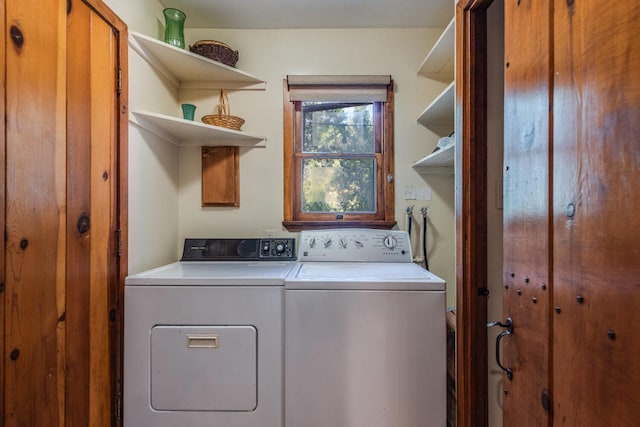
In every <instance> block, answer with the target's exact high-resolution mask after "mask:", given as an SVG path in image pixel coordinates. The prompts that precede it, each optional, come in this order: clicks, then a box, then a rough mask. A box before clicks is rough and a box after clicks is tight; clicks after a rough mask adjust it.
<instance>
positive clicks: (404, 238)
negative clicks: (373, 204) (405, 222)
mask: <svg viewBox="0 0 640 427" xmlns="http://www.w3.org/2000/svg"><path fill="white" fill-rule="evenodd" d="M298 260H299V261H331V262H340V261H365V262H411V260H412V253H411V241H410V240H409V235H408V234H407V232H406V231H403V230H376V229H361V228H347V229H328V230H314V231H302V232H300V238H299V239H298Z"/></svg>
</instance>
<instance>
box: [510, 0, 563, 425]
mask: <svg viewBox="0 0 640 427" xmlns="http://www.w3.org/2000/svg"><path fill="white" fill-rule="evenodd" d="M550 13H551V4H550V2H546V1H542V2H536V1H528V0H525V1H522V2H520V1H506V2H505V38H504V43H505V58H504V67H505V70H504V97H505V99H504V171H503V178H504V184H503V191H504V201H503V206H504V216H503V218H504V219H503V236H504V242H503V253H504V255H503V307H504V309H503V310H504V319H511V321H512V322H513V334H511V335H508V336H506V337H504V338H503V339H502V350H503V353H504V357H503V358H502V359H503V360H502V363H503V365H504V366H505V367H507V368H508V369H510V370H512V373H513V374H512V375H504V376H503V380H504V387H503V389H504V392H503V399H504V417H503V425H505V426H513V425H520V426H532V427H533V426H536V427H538V426H545V425H550V422H551V417H550V416H549V414H550V411H549V410H548V409H549V404H548V402H549V399H550V379H551V378H550V374H551V369H550V360H551V353H550V352H551V346H550V336H551V335H550V333H551V329H550V328H551V325H550V319H549V316H550V315H549V310H550V307H551V288H550V285H551V281H550V266H551V262H550V258H549V257H550V245H551V242H550V239H551V236H550V230H549V185H550V179H551V177H550V173H549V165H550V161H551V157H550V140H549V131H550V127H551V124H550V117H549V115H550V112H549V106H550V105H551V97H550V94H551V75H550V70H551V66H552V61H553V55H552V53H551V52H550V51H549V45H550V41H551V37H552V28H551V22H550V20H549V17H550V16H551V15H550ZM534 34H535V37H531V36H532V35H534Z"/></svg>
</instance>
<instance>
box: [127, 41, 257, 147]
mask: <svg viewBox="0 0 640 427" xmlns="http://www.w3.org/2000/svg"><path fill="white" fill-rule="evenodd" d="M129 46H130V47H131V48H132V49H133V50H135V51H136V52H137V53H138V54H139V55H140V56H141V57H142V58H144V59H145V60H146V61H147V62H148V63H149V64H150V65H151V66H152V67H154V68H155V69H156V70H157V71H158V72H159V73H160V74H162V75H163V76H164V77H165V78H167V79H168V80H169V81H170V82H171V83H172V84H173V85H174V86H175V87H176V88H178V89H197V90H205V89H233V90H265V89H266V82H265V81H264V80H261V79H259V78H257V77H255V76H252V75H251V74H249V73H246V72H244V71H242V70H238V69H236V68H234V67H230V66H228V65H225V64H222V63H220V62H217V61H213V60H211V59H209V58H205V57H204V56H201V55H197V54H195V53H192V52H189V51H188V50H185V49H180V48H178V47H175V46H172V45H169V44H167V43H165V42H163V41H160V40H156V39H154V38H151V37H148V36H145V35H143V34H140V33H136V32H134V31H131V32H130V33H129ZM129 121H130V122H131V123H133V124H135V125H137V126H140V127H142V128H144V129H146V130H148V131H149V132H151V133H153V134H155V135H157V136H159V137H161V138H162V139H164V140H166V141H169V142H171V143H172V144H175V145H178V146H235V147H264V142H265V141H266V139H265V138H263V137H260V136H256V135H251V134H248V133H246V132H242V131H236V130H231V129H226V128H222V127H218V126H211V125H206V124H203V123H199V122H195V121H191V120H184V119H182V118H179V117H172V116H168V115H165V114H159V113H154V112H149V111H140V110H134V111H132V114H131V115H130V116H129Z"/></svg>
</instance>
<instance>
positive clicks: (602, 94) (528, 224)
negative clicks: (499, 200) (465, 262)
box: [502, 0, 640, 426]
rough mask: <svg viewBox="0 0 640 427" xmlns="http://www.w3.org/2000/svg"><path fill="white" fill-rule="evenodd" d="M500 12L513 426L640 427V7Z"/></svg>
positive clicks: (575, 5) (566, 6) (583, 4)
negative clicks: (502, 17)
mask: <svg viewBox="0 0 640 427" xmlns="http://www.w3.org/2000/svg"><path fill="white" fill-rule="evenodd" d="M505 12H506V15H505V22H506V24H505V67H506V70H505V172H504V177H505V186H504V209H505V210H504V214H505V221H504V247H505V254H504V255H505V256H504V259H505V265H504V292H503V295H504V307H505V309H504V311H505V313H504V315H505V317H510V318H512V319H513V334H512V335H509V336H507V337H506V338H504V340H503V341H504V342H503V347H502V348H503V352H504V358H503V364H504V365H505V366H506V367H508V368H510V369H511V370H512V372H513V377H512V378H511V379H510V378H508V377H507V375H505V378H504V383H505V385H504V393H505V395H504V425H505V426H511V425H516V424H517V425H532V426H540V425H558V426H560V425H570V426H577V425H579V426H604V425H611V426H613V425H616V426H623V425H625V426H626V425H635V424H636V423H637V420H638V419H639V418H640V407H639V406H638V404H637V402H638V399H639V396H640V394H639V392H638V384H640V362H639V361H638V360H639V359H638V353H639V352H640V345H639V344H638V341H637V339H636V337H637V332H636V331H635V329H636V328H637V325H638V324H640V311H639V309H640V285H639V281H638V277H640V264H639V263H638V261H637V260H638V256H639V255H640V217H638V215H637V211H638V210H639V209H640V199H638V198H637V197H634V193H635V192H636V191H637V190H638V189H639V188H640V145H639V143H638V135H639V134H640V79H638V76H640V57H639V56H638V54H637V52H638V51H639V49H640V39H639V38H638V37H637V33H638V31H639V30H640V4H638V3H637V2H636V1H635V0H625V1H620V2H616V3H615V4H607V5H606V6H603V5H602V3H601V2H598V1H596V0H581V1H575V2H574V1H566V0H557V1H555V3H553V2H549V3H547V2H533V1H527V0H523V1H508V2H506V4H505ZM532 34H535V37H532V36H531V35H532Z"/></svg>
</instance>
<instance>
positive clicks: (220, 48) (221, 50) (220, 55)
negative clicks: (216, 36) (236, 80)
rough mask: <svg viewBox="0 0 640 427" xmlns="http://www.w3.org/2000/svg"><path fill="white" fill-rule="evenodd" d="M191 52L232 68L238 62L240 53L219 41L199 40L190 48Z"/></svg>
mask: <svg viewBox="0 0 640 427" xmlns="http://www.w3.org/2000/svg"><path fill="white" fill-rule="evenodd" d="M189 50H190V51H191V52H193V53H197V54H198V55H202V56H204V57H207V58H209V59H213V60H214V61H217V62H222V63H223V64H225V65H228V66H230V67H235V66H236V63H237V62H238V51H237V50H233V49H231V47H230V46H229V45H228V44H225V43H222V42H219V41H217V40H199V41H197V42H195V43H194V44H193V46H189Z"/></svg>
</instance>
